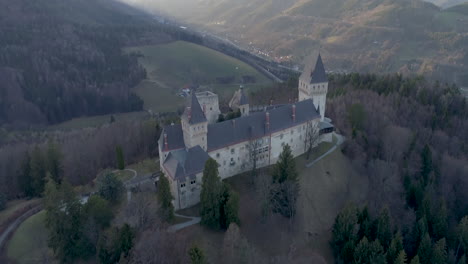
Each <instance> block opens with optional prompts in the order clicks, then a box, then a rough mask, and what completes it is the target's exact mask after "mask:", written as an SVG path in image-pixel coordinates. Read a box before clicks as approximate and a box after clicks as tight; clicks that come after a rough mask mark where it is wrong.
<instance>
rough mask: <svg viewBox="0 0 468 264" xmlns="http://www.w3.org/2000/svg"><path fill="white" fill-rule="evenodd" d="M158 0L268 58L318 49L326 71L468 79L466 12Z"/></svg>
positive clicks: (338, 3)
mask: <svg viewBox="0 0 468 264" xmlns="http://www.w3.org/2000/svg"><path fill="white" fill-rule="evenodd" d="M136 1H138V0H136ZM156 2H158V3H159V5H156V8H164V10H165V11H166V12H167V13H169V14H173V15H177V16H178V17H179V19H182V20H185V21H188V22H190V23H193V24H196V25H199V26H202V27H205V28H208V29H210V30H213V31H215V32H218V33H219V34H220V35H228V37H229V38H230V39H232V40H237V41H239V42H241V43H243V44H244V45H251V48H252V50H255V49H260V50H262V51H264V53H266V54H269V55H270V56H271V57H272V58H274V59H281V58H285V57H286V58H292V61H293V62H294V63H302V62H303V59H304V57H305V56H307V55H308V54H310V53H311V52H312V51H316V50H318V49H321V51H322V53H323V55H324V58H325V59H326V60H327V65H328V69H329V70H334V71H339V70H344V71H361V72H367V71H372V72H395V71H399V72H402V73H406V74H426V75H428V76H432V77H433V78H434V79H439V80H441V81H449V82H453V81H455V82H457V83H460V84H467V83H468V74H467V73H466V72H467V70H468V68H467V65H468V63H467V62H468V56H467V49H468V16H467V15H466V14H463V13H457V12H454V11H453V10H442V9H440V8H439V7H437V6H435V5H433V4H431V3H428V2H423V1H419V0H417V1H406V0H395V1H394V0H350V1H345V0H330V1H324V0H250V1H248V0H236V1H234V0H221V1H212V0H199V1H194V2H191V3H187V4H186V6H185V8H180V6H179V7H178V8H179V9H177V10H176V8H175V6H176V5H177V3H179V2H182V1H181V0H173V1H171V4H170V5H162V4H163V3H167V1H166V0H159V1H156ZM139 3H140V4H142V5H144V6H147V7H148V6H153V7H154V5H152V4H150V2H148V1H146V2H145V0H141V1H139ZM254 47H255V49H254Z"/></svg>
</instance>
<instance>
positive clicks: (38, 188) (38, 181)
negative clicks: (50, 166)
mask: <svg viewBox="0 0 468 264" xmlns="http://www.w3.org/2000/svg"><path fill="white" fill-rule="evenodd" d="M30 164H31V165H30V169H31V180H32V196H41V195H42V193H43V192H44V186H45V181H46V175H47V168H46V163H45V159H44V155H43V153H42V151H41V149H40V148H39V147H38V146H36V147H35V148H34V149H33V151H32V153H31V161H30Z"/></svg>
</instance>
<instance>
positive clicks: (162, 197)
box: [158, 174, 174, 222]
mask: <svg viewBox="0 0 468 264" xmlns="http://www.w3.org/2000/svg"><path fill="white" fill-rule="evenodd" d="M172 199H173V196H172V193H171V186H170V184H169V180H168V179H167V178H166V176H164V174H161V176H159V182H158V202H159V206H160V208H159V215H160V216H161V218H162V219H163V220H164V221H166V222H171V221H173V220H174V205H173V204H172Z"/></svg>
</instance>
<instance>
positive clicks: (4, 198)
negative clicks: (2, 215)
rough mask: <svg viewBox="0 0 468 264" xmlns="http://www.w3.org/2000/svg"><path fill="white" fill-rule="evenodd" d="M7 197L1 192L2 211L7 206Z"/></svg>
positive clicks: (0, 208) (0, 205)
mask: <svg viewBox="0 0 468 264" xmlns="http://www.w3.org/2000/svg"><path fill="white" fill-rule="evenodd" d="M6 203H7V198H6V195H5V194H4V193H3V192H0V211H2V210H3V209H5V208H6Z"/></svg>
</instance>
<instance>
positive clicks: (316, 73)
mask: <svg viewBox="0 0 468 264" xmlns="http://www.w3.org/2000/svg"><path fill="white" fill-rule="evenodd" d="M323 82H328V78H327V73H326V72H325V67H324V66H323V61H322V56H321V55H320V53H319V55H318V58H317V62H316V63H315V67H314V69H313V70H312V73H311V74H310V83H311V84H314V83H323Z"/></svg>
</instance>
